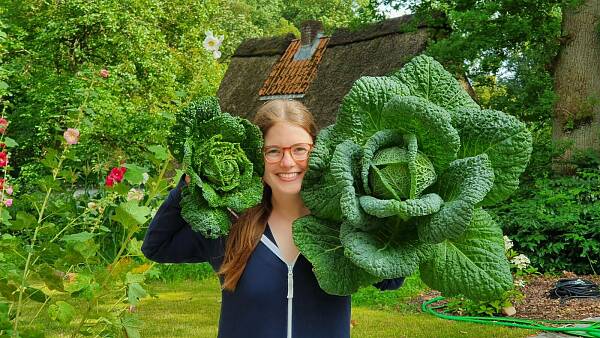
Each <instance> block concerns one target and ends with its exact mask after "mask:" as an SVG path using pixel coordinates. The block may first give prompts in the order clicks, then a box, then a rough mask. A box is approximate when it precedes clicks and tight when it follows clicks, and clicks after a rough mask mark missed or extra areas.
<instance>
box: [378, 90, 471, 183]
mask: <svg viewBox="0 0 600 338" xmlns="http://www.w3.org/2000/svg"><path fill="white" fill-rule="evenodd" d="M451 122H452V120H451V119H450V114H448V112H447V111H446V110H444V109H442V108H440V107H438V106H436V105H435V104H432V103H430V102H428V101H426V100H424V99H422V98H420V97H416V96H396V97H394V98H392V99H391V100H390V101H389V102H388V103H387V104H386V105H385V107H384V108H383V112H382V123H383V124H384V125H385V128H386V129H397V130H399V131H401V132H403V133H405V134H414V135H415V136H416V139H417V141H418V147H419V152H421V153H423V154H424V155H425V156H426V157H427V158H428V159H429V161H431V163H433V166H434V168H435V172H436V173H441V172H442V171H444V169H446V168H447V167H448V165H449V164H450V162H452V161H453V160H454V159H456V153H457V152H458V148H459V147H460V138H459V135H458V131H456V129H454V127H453V126H452V123H451Z"/></svg>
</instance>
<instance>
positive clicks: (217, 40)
mask: <svg viewBox="0 0 600 338" xmlns="http://www.w3.org/2000/svg"><path fill="white" fill-rule="evenodd" d="M205 34H206V38H204V42H203V43H202V46H204V48H205V49H206V50H207V51H209V52H214V51H218V50H219V47H221V43H223V39H224V37H223V35H219V36H218V37H215V36H214V35H213V32H212V31H206V32H205Z"/></svg>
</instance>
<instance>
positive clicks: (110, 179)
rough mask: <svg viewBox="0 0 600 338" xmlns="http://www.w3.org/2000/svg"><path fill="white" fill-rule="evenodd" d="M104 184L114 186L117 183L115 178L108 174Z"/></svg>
mask: <svg viewBox="0 0 600 338" xmlns="http://www.w3.org/2000/svg"><path fill="white" fill-rule="evenodd" d="M104 184H105V185H106V186H107V187H112V186H113V185H114V184H115V180H114V179H113V177H112V176H110V175H108V176H106V181H105V182H104Z"/></svg>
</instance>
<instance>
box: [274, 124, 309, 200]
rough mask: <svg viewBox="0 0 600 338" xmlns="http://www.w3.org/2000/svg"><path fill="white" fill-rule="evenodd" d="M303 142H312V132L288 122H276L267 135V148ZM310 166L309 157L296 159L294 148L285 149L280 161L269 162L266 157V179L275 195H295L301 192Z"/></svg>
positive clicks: (283, 146) (284, 146)
mask: <svg viewBox="0 0 600 338" xmlns="http://www.w3.org/2000/svg"><path fill="white" fill-rule="evenodd" d="M301 143H307V144H312V143H313V140H312V137H311V136H310V134H309V133H308V132H307V131H306V130H304V129H303V128H301V127H298V126H296V125H293V124H290V123H287V122H277V123H275V124H274V125H273V126H272V127H271V128H270V129H269V130H268V131H267V134H266V135H265V148H266V149H269V147H272V146H278V147H280V148H286V147H291V146H292V145H297V144H301ZM307 167H308V159H306V160H301V161H298V160H294V158H293V157H292V150H290V149H286V150H285V151H283V157H282V158H281V160H280V161H277V162H274V163H269V162H268V161H267V159H266V158H265V174H264V176H263V178H264V181H265V183H266V184H268V185H269V186H270V187H271V190H272V191H273V194H274V195H280V194H284V195H294V194H298V193H300V188H301V187H302V178H303V177H304V173H305V172H306V169H307Z"/></svg>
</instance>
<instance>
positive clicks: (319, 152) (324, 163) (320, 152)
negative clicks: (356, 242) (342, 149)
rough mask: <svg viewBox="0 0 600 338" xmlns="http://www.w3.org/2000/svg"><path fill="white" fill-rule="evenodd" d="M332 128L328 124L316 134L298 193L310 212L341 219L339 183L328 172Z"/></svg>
mask: <svg viewBox="0 0 600 338" xmlns="http://www.w3.org/2000/svg"><path fill="white" fill-rule="evenodd" d="M332 129H333V126H329V127H327V128H324V129H322V130H321V131H320V132H319V135H317V140H316V142H315V147H314V149H313V151H312V152H311V154H310V161H309V162H308V171H307V172H306V174H305V175H304V179H303V181H302V190H301V191H300V193H301V195H302V200H303V201H304V204H305V205H306V207H307V208H309V209H310V212H311V214H313V215H315V216H317V217H319V218H323V219H327V220H333V221H341V219H342V211H341V209H340V195H341V189H342V188H341V183H340V182H339V181H337V180H336V179H335V178H334V177H333V176H332V175H331V174H330V172H329V165H330V163H331V155H332V154H333V149H334V148H335V146H332V143H333V142H332V139H331V133H332Z"/></svg>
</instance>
